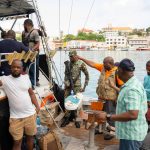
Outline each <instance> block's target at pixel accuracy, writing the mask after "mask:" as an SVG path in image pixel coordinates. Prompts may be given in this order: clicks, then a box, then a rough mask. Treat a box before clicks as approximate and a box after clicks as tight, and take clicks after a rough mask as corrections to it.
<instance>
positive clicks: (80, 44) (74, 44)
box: [66, 40, 107, 49]
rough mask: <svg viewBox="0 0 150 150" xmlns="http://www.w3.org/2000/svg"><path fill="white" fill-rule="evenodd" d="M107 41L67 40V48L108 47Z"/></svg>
mask: <svg viewBox="0 0 150 150" xmlns="http://www.w3.org/2000/svg"><path fill="white" fill-rule="evenodd" d="M106 47H107V46H106V44H105V42H97V41H92V40H71V41H69V42H67V44H66V48H68V49H69V48H77V49H91V48H97V49H99V48H106Z"/></svg>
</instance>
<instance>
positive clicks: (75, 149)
mask: <svg viewBox="0 0 150 150" xmlns="http://www.w3.org/2000/svg"><path fill="white" fill-rule="evenodd" d="M32 14H35V16H36V19H37V22H38V25H39V28H40V30H41V31H42V33H43V36H42V37H41V43H42V46H43V50H44V54H42V55H40V62H41V64H40V80H41V82H40V83H41V86H40V87H37V86H36V85H35V87H34V88H35V90H34V92H35V94H36V96H37V99H38V101H39V104H40V105H41V106H43V108H41V110H42V111H45V110H46V111H47V112H48V118H49V120H50V119H51V120H52V122H53V125H54V126H55V127H56V128H57V129H58V130H59V131H60V130H61V129H60V126H59V123H60V122H61V120H62V119H63V117H64V115H65V113H64V110H63V109H62V107H61V106H60V103H61V101H58V99H57V98H56V97H57V95H56V94H57V93H58V91H57V90H56V91H55V88H54V85H55V83H54V82H53V77H52V72H54V73H55V74H57V72H58V71H57V68H56V66H55V63H54V61H53V55H54V53H55V52H54V53H53V52H52V51H51V50H50V48H49V44H48V41H47V35H46V31H45V27H44V24H43V22H42V19H41V16H40V13H39V9H38V6H37V2H36V0H1V1H0V21H4V20H14V23H13V24H12V26H11V29H13V27H14V25H15V23H16V21H17V20H18V19H22V18H29V17H30V16H31V15H32ZM2 55H3V56H5V58H4V61H8V62H10V63H11V62H12V61H13V59H16V57H19V58H20V59H23V60H24V61H25V60H26V61H27V60H28V59H30V60H31V59H32V60H33V63H34V62H35V56H36V55H33V54H32V56H31V52H29V53H28V54H26V55H25V57H23V56H20V55H19V56H18V54H16V53H13V54H1V55H0V58H2V57H1V56H2ZM0 60H2V59H0ZM59 93H60V92H59ZM62 94H63V93H62ZM5 98H6V94H5V92H4V90H3V89H2V88H0V100H4V99H5ZM47 101H49V104H48V105H46V102H47ZM86 105H87V104H86ZM88 105H89V104H88ZM56 107H57V108H59V112H57V113H55V112H56V111H57V109H55V108H56ZM45 123H47V122H45ZM93 125H94V124H93ZM51 127H52V125H51V126H50V130H52V129H53V128H51ZM63 132H65V133H67V134H68V136H67V135H66V136H67V137H68V138H67V141H69V142H68V143H67V144H64V145H63V146H64V149H65V150H70V149H72V150H79V149H80V150H82V149H87V150H98V148H97V147H96V146H95V144H94V128H93V126H92V127H91V131H90V134H89V131H88V130H85V129H84V127H81V128H80V129H76V128H74V127H73V126H72V125H71V126H69V127H66V128H64V131H63ZM73 136H74V137H73ZM88 136H89V138H88ZM61 137H62V139H63V140H64V139H65V138H66V137H64V136H62V135H61ZM68 139H69V140H68ZM85 140H86V141H88V140H89V141H88V146H87V145H86V146H84V144H83V141H85ZM64 143H65V142H64ZM112 143H113V144H117V143H118V141H117V140H115V139H114V140H113V141H110V142H106V141H104V140H103V138H102V136H101V135H99V136H97V137H96V144H97V145H98V146H99V147H101V149H103V148H104V147H105V146H107V145H111V144H112ZM53 150H55V149H53Z"/></svg>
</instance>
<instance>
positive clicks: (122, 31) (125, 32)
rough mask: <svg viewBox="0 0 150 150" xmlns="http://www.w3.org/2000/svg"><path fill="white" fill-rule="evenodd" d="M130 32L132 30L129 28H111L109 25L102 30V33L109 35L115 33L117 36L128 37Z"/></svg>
mask: <svg viewBox="0 0 150 150" xmlns="http://www.w3.org/2000/svg"><path fill="white" fill-rule="evenodd" d="M132 31H133V29H132V28H130V27H113V26H112V25H111V24H109V25H108V26H106V27H104V28H102V32H109V33H110V32H112V33H115V32H117V33H118V34H119V35H128V34H129V33H131V32H132Z"/></svg>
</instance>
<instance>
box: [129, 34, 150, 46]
mask: <svg viewBox="0 0 150 150" xmlns="http://www.w3.org/2000/svg"><path fill="white" fill-rule="evenodd" d="M128 44H129V46H130V47H134V48H149V47H150V38H148V37H147V38H140V37H138V38H133V39H129V40H128Z"/></svg>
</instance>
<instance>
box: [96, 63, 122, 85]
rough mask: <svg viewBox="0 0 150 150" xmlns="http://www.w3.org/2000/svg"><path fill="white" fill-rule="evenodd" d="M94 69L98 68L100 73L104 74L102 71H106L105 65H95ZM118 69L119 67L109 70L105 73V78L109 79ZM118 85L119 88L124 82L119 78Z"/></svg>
mask: <svg viewBox="0 0 150 150" xmlns="http://www.w3.org/2000/svg"><path fill="white" fill-rule="evenodd" d="M94 68H96V69H97V70H98V71H100V72H102V70H103V69H104V65H103V64H98V63H95V65H94ZM117 69H118V68H117V67H113V68H112V69H111V70H109V71H108V70H107V71H105V78H108V77H109V76H110V75H111V74H112V73H113V72H114V71H116V70H117ZM117 84H118V85H119V86H122V85H123V81H122V80H120V79H119V77H118V76H117Z"/></svg>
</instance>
